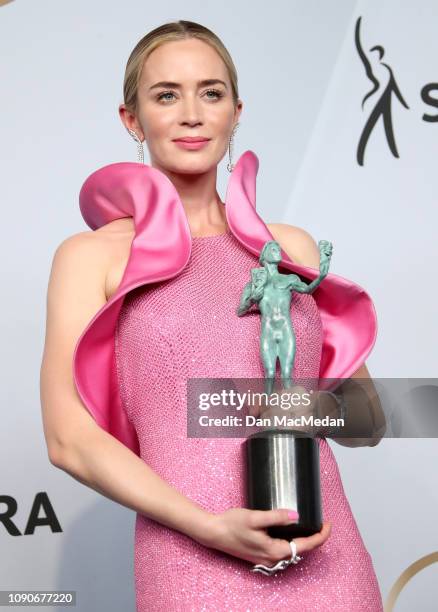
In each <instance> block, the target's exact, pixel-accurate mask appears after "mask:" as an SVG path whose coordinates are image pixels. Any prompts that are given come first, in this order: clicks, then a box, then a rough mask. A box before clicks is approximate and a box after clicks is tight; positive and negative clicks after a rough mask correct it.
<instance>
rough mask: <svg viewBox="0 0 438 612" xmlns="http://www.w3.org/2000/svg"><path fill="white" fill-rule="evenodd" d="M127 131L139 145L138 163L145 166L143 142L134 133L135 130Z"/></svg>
mask: <svg viewBox="0 0 438 612" xmlns="http://www.w3.org/2000/svg"><path fill="white" fill-rule="evenodd" d="M126 129H127V130H128V132H129V133H130V134H131V136H132V137H133V139H134V140H135V142H136V143H137V158H138V163H139V164H144V150H143V143H142V141H141V140H140V139H139V137H138V136H137V134H136V133H135V132H134V130H130V129H129V128H126Z"/></svg>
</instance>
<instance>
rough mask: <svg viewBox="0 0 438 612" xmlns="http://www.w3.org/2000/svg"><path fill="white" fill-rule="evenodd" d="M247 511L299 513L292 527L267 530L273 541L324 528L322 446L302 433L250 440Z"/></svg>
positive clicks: (277, 431)
mask: <svg viewBox="0 0 438 612" xmlns="http://www.w3.org/2000/svg"><path fill="white" fill-rule="evenodd" d="M244 444H245V446H246V460H247V507H248V508H249V509H250V510H273V509H277V508H286V509H288V510H296V511H297V512H298V513H299V521H298V522H297V523H293V524H291V525H284V526H274V527H269V528H268V529H267V531H268V533H269V535H270V536H271V537H274V538H284V539H286V540H291V539H292V538H296V537H300V536H301V537H302V536H304V537H305V536H310V535H312V534H314V533H317V532H318V531H320V530H321V528H322V508H321V488H320V473H319V445H318V441H317V439H316V438H312V437H309V436H305V435H302V434H300V432H293V433H292V432H291V430H284V429H275V430H265V431H263V432H259V433H256V434H253V435H251V436H249V437H248V438H247V439H246V440H245V442H244Z"/></svg>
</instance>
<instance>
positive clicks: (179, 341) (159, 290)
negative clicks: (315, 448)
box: [115, 230, 383, 612]
mask: <svg viewBox="0 0 438 612" xmlns="http://www.w3.org/2000/svg"><path fill="white" fill-rule="evenodd" d="M258 266H260V263H259V261H258V257H257V256H255V255H253V254H252V253H250V252H249V251H248V250H247V249H246V248H245V247H244V246H243V245H242V244H240V242H239V241H238V240H237V238H236V237H235V236H234V235H233V234H232V233H231V231H230V230H228V232H227V233H225V234H220V235H218V236H207V237H195V238H192V253H191V256H190V260H189V262H188V264H187V265H186V267H185V268H184V269H183V271H182V272H181V273H180V274H179V275H178V276H176V277H174V278H171V279H168V280H166V281H163V282H160V283H154V284H148V285H143V286H141V287H138V288H136V289H134V290H132V291H130V292H129V293H128V294H127V295H126V296H125V299H124V302H123V305H122V309H121V311H120V314H119V318H118V322H117V327H116V334H115V359H116V367H117V375H118V380H119V385H120V393H121V398H122V402H123V404H124V407H125V410H126V411H127V414H128V418H129V419H130V421H131V422H132V423H133V425H134V427H135V429H136V431H137V435H138V438H139V442H140V452H141V457H142V459H143V460H144V461H145V462H146V463H147V464H148V465H149V466H150V467H151V468H152V469H153V470H154V471H155V472H156V473H157V474H159V475H160V476H161V477H162V478H163V479H164V480H166V481H167V482H168V483H170V484H171V485H172V486H174V487H175V488H177V489H178V490H179V491H180V492H181V493H183V494H184V495H186V496H187V497H188V498H190V499H191V500H193V501H194V502H196V503H198V504H199V505H201V506H202V507H204V508H205V509H206V510H209V511H212V512H222V511H225V510H227V509H228V508H236V507H245V491H244V482H245V473H244V469H245V463H244V454H243V445H242V439H239V438H210V439H207V438H188V437H187V405H186V404H187V395H186V381H187V378H190V377H193V378H196V377H212V378H213V377H217V378H227V377H229V378H232V377H241V378H245V377H248V378H263V377H264V372H263V366H262V362H261V359H260V352H259V351H260V349H259V341H260V340H259V339H260V325H261V321H260V313H259V312H258V310H257V309H256V308H254V307H253V309H251V311H249V312H248V313H247V314H246V315H245V316H243V317H238V316H237V315H236V308H237V306H238V305H239V301H240V296H241V293H242V290H243V287H244V286H245V284H246V283H247V282H248V280H249V279H250V270H251V268H253V267H258ZM291 317H292V322H293V325H294V331H295V336H296V355H295V362H294V371H293V376H294V378H296V377H300V376H302V377H315V378H317V377H318V374H319V365H320V358H321V350H322V327H321V319H320V316H319V311H318V307H317V305H316V303H315V301H314V298H313V297H312V295H307V294H299V293H294V294H293V297H292V303H291ZM319 446H320V469H321V492H322V507H323V517H324V520H329V521H331V522H332V532H331V535H330V537H329V539H328V540H327V541H326V542H325V543H324V544H323V545H322V546H319V547H317V548H316V549H313V550H312V551H310V552H307V553H305V554H304V553H303V560H302V561H301V562H300V563H298V564H297V565H292V566H290V567H289V568H287V569H286V570H285V571H282V572H279V573H277V574H276V575H275V576H264V575H262V574H254V573H251V572H250V571H249V570H250V568H251V567H252V565H251V564H250V563H249V562H247V561H245V560H242V559H238V558H236V557H233V556H231V555H228V554H226V553H223V552H221V551H217V550H215V549H212V548H207V547H205V546H202V545H201V544H199V543H198V542H196V541H194V540H192V539H191V538H190V537H188V536H187V535H185V534H182V533H181V532H179V531H176V530H173V529H170V528H168V527H166V526H163V525H161V524H160V523H158V522H156V521H154V520H151V519H149V518H147V517H145V516H144V515H140V514H137V517H136V523H135V552H134V575H135V588H136V601H137V611H138V612H152V611H156V610H159V611H161V610H162V611H166V612H170V611H176V612H180V611H182V612H185V611H193V612H204V611H205V612H207V611H208V612H210V611H218V612H219V611H220V612H224V611H233V612H259V611H265V610H266V611H268V610H269V611H272V610H275V611H280V610H281V611H285V610H301V611H310V610H312V611H313V610H315V611H319V612H326V611H327V612H328V611H330V612H332V611H333V610H336V612H362V611H363V612H379V611H381V610H383V607H382V601H381V595H380V591H379V586H378V582H377V579H376V575H375V571H374V567H373V563H372V560H371V557H370V555H369V553H368V551H367V550H366V548H365V545H364V542H363V539H362V537H361V534H360V532H359V530H358V527H357V524H356V522H355V520H354V517H353V515H352V512H351V508H350V505H349V502H348V500H347V498H346V496H345V492H344V489H343V485H342V481H341V478H340V474H339V470H338V466H337V463H336V459H335V457H334V455H333V452H332V450H331V448H330V446H329V444H328V442H327V441H326V440H325V439H319Z"/></svg>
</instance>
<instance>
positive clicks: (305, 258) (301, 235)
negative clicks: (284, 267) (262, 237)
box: [266, 223, 319, 268]
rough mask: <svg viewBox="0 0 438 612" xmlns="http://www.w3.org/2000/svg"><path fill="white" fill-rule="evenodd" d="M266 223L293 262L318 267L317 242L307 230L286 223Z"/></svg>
mask: <svg viewBox="0 0 438 612" xmlns="http://www.w3.org/2000/svg"><path fill="white" fill-rule="evenodd" d="M266 225H267V227H268V229H269V231H270V232H271V234H272V235H273V236H274V238H275V240H276V241H277V242H278V243H279V244H280V246H281V248H282V249H283V250H284V251H285V252H286V253H287V254H288V255H289V257H290V258H291V259H292V261H293V262H295V263H297V264H300V265H302V266H308V267H310V268H319V248H318V244H317V243H316V241H315V239H314V238H313V236H312V235H311V234H310V233H309V232H308V231H306V230H305V229H303V228H301V227H298V226H296V225H290V224H288V223H267V224H266Z"/></svg>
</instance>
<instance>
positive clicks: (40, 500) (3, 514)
mask: <svg viewBox="0 0 438 612" xmlns="http://www.w3.org/2000/svg"><path fill="white" fill-rule="evenodd" d="M17 510H18V503H17V500H16V499H15V497H12V496H11V495H0V527H1V528H2V529H3V531H4V530H6V533H8V534H9V535H10V536H21V535H32V534H33V533H34V532H35V529H36V528H37V527H43V526H44V527H46V526H48V527H50V529H51V531H52V532H53V533H59V532H62V528H61V525H60V524H59V521H58V519H57V516H56V514H55V511H54V509H53V506H52V504H51V502H50V499H49V496H48V495H47V493H44V491H41V492H40V493H37V494H36V495H35V498H34V500H33V502H32V506H31V508H30V510H29V515H28V517H27V520H26V525H25V526H24V528H23V529H22V531H20V529H19V527H18V525H17V521H16V518H15V515H16V514H17ZM40 514H41V516H40Z"/></svg>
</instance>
